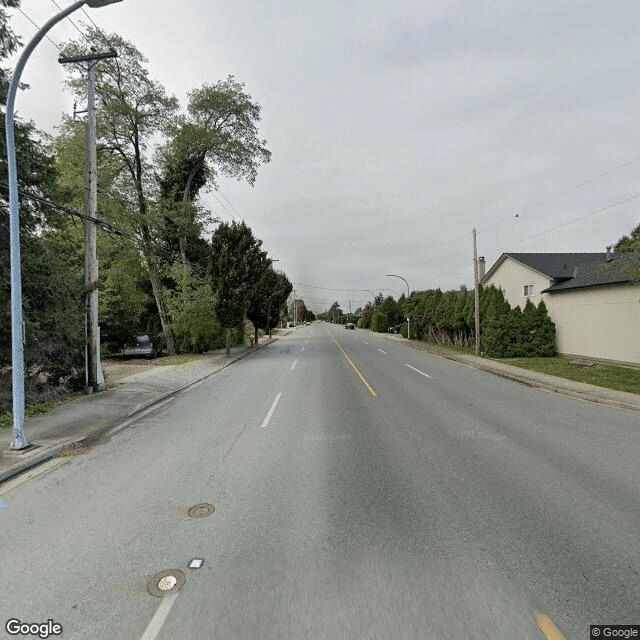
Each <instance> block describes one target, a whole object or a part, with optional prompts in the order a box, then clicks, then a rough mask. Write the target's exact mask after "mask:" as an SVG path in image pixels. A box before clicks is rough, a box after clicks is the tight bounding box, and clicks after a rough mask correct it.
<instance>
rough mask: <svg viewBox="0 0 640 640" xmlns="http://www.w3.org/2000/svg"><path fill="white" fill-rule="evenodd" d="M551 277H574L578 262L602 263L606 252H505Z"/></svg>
mask: <svg viewBox="0 0 640 640" xmlns="http://www.w3.org/2000/svg"><path fill="white" fill-rule="evenodd" d="M505 255H507V256H509V257H510V258H513V259H514V260H517V261H518V262H522V264H526V265H527V266H528V267H531V268H532V269H535V270H536V271H539V272H540V273H544V275H545V276H549V277H550V278H572V277H573V270H574V268H575V266H576V265H577V264H587V263H602V262H604V261H605V260H606V258H607V254H606V253H507V254H505Z"/></svg>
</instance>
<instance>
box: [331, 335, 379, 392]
mask: <svg viewBox="0 0 640 640" xmlns="http://www.w3.org/2000/svg"><path fill="white" fill-rule="evenodd" d="M325 331H326V332H327V335H328V336H329V337H330V338H331V339H332V340H333V341H334V342H335V343H336V345H338V349H340V351H342V355H343V356H344V357H345V358H346V359H347V362H348V363H349V364H350V365H351V367H352V368H353V370H354V371H355V372H356V373H357V374H358V378H360V380H362V384H363V385H364V386H365V387H366V388H367V391H368V392H369V393H370V394H371V395H372V396H373V397H374V398H375V397H377V395H378V394H377V393H376V391H375V389H374V388H373V387H372V386H371V385H370V384H369V383H368V382H367V381H366V380H365V378H364V376H363V375H362V374H361V373H360V371H359V370H358V367H356V365H355V364H353V361H352V360H351V358H350V357H349V356H348V355H347V353H346V351H345V350H344V349H343V348H342V347H341V346H340V343H339V342H338V341H337V340H336V339H335V338H334V337H333V336H332V335H331V334H330V333H329V331H328V330H327V329H326V328H325Z"/></svg>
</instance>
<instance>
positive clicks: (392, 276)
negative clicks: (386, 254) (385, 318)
mask: <svg viewBox="0 0 640 640" xmlns="http://www.w3.org/2000/svg"><path fill="white" fill-rule="evenodd" d="M386 275H387V277H389V278H400V280H404V278H403V277H402V276H397V275H396V274H395V273H387V274H386ZM404 283H405V284H406V285H407V300H409V298H410V297H411V293H410V292H409V283H408V282H407V281H406V280H404ZM409 322H410V320H409V317H407V340H411V325H410V324H409Z"/></svg>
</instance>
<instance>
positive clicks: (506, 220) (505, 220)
mask: <svg viewBox="0 0 640 640" xmlns="http://www.w3.org/2000/svg"><path fill="white" fill-rule="evenodd" d="M638 160H640V156H636V157H635V158H632V159H631V160H628V161H627V162H623V163H622V164H619V165H617V166H616V167H613V168H612V169H608V170H607V171H604V172H602V173H599V174H598V175H597V176H593V177H591V178H588V179H587V180H585V181H584V182H581V183H580V184H577V185H575V186H573V187H569V188H568V189H565V190H564V191H560V192H559V193H556V194H555V195H554V196H551V197H550V198H545V199H544V200H541V201H540V202H536V203H535V204H533V205H531V206H530V207H527V208H526V209H523V210H522V211H520V212H518V213H516V214H512V215H510V216H509V217H507V218H505V219H504V220H501V221H499V222H496V223H494V224H491V225H489V226H488V227H483V228H482V229H479V230H478V233H481V232H483V231H487V230H488V229H493V228H494V227H498V226H500V225H502V224H504V223H505V222H508V221H509V220H513V219H514V218H518V217H519V216H520V214H523V213H529V211H533V210H534V209H537V208H538V207H541V206H542V205H545V204H548V203H549V202H553V201H554V200H557V199H558V198H560V197H562V196H564V195H566V194H567V193H571V192H572V191H576V190H577V189H580V188H582V187H584V186H586V185H588V184H590V183H591V182H594V181H595V180H598V179H599V178H603V177H604V176H608V175H610V174H612V173H615V172H616V171H619V170H620V169H624V167H628V166H629V165H630V164H633V163H634V162H638Z"/></svg>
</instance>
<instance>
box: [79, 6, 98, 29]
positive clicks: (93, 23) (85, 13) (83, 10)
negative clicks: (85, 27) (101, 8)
mask: <svg viewBox="0 0 640 640" xmlns="http://www.w3.org/2000/svg"><path fill="white" fill-rule="evenodd" d="M80 11H82V13H84V15H85V16H87V18H88V19H89V22H90V23H91V24H92V25H93V26H94V27H95V28H96V29H97V30H98V31H102V29H100V27H99V26H98V25H97V24H96V23H95V22H94V21H93V18H92V17H91V16H90V15H89V14H88V13H87V12H86V11H85V8H84V7H81V8H80Z"/></svg>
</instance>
